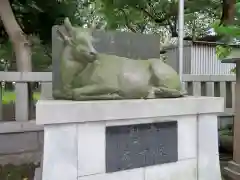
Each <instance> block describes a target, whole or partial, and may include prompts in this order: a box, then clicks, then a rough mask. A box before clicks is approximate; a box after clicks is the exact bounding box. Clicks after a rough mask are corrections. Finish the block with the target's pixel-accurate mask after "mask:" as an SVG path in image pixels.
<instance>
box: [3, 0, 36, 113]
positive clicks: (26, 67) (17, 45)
mask: <svg viewBox="0 0 240 180" xmlns="http://www.w3.org/2000/svg"><path fill="white" fill-rule="evenodd" d="M0 18H1V20H2V22H3V26H4V28H5V30H6V32H7V34H8V37H9V38H10V40H11V43H12V46H13V49H14V54H15V59H16V63H17V70H18V71H20V72H30V71H32V61H31V47H30V43H29V41H28V39H27V36H26V35H25V34H24V32H23V30H22V29H21V27H20V25H19V24H18V22H17V20H16V18H15V16H14V13H13V10H12V7H11V5H10V2H9V0H0ZM27 88H28V107H29V110H30V112H32V109H33V93H32V89H33V85H32V83H28V87H27ZM30 116H31V114H29V117H30Z"/></svg>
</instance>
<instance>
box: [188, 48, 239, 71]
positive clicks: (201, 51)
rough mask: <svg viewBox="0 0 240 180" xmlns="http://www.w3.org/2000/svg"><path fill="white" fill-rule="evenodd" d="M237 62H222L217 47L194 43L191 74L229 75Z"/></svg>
mask: <svg viewBox="0 0 240 180" xmlns="http://www.w3.org/2000/svg"><path fill="white" fill-rule="evenodd" d="M234 67H235V64H225V63H221V61H219V60H218V59H217V56H216V47H215V46H212V45H205V44H193V45H192V48H191V74H196V75H229V74H232V72H231V69H233V68H234Z"/></svg>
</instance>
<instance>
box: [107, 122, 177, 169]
mask: <svg viewBox="0 0 240 180" xmlns="http://www.w3.org/2000/svg"><path fill="white" fill-rule="evenodd" d="M177 139H178V138H177V121H173V122H160V123H149V124H137V125H125V126H111V127H107V128H106V172H116V171H121V170H126V169H133V168H140V167H146V166H151V165H156V164H163V163H169V162H176V161H177V160H178V152H177V149H178V141H177Z"/></svg>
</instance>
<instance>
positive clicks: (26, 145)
mask: <svg viewBox="0 0 240 180" xmlns="http://www.w3.org/2000/svg"><path fill="white" fill-rule="evenodd" d="M0 144H1V145H0V154H11V153H21V152H25V151H34V150H37V149H38V148H39V144H38V134H37V132H26V133H14V134H0Z"/></svg>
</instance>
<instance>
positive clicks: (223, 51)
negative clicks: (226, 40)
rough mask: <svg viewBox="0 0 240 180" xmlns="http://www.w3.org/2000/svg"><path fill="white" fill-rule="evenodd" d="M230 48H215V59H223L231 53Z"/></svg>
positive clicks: (219, 46) (221, 46)
mask: <svg viewBox="0 0 240 180" xmlns="http://www.w3.org/2000/svg"><path fill="white" fill-rule="evenodd" d="M231 50H232V48H231V47H230V46H223V45H218V46H217V47H216V53H217V57H218V58H219V59H223V58H225V57H227V56H228V55H229V54H230V53H231Z"/></svg>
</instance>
